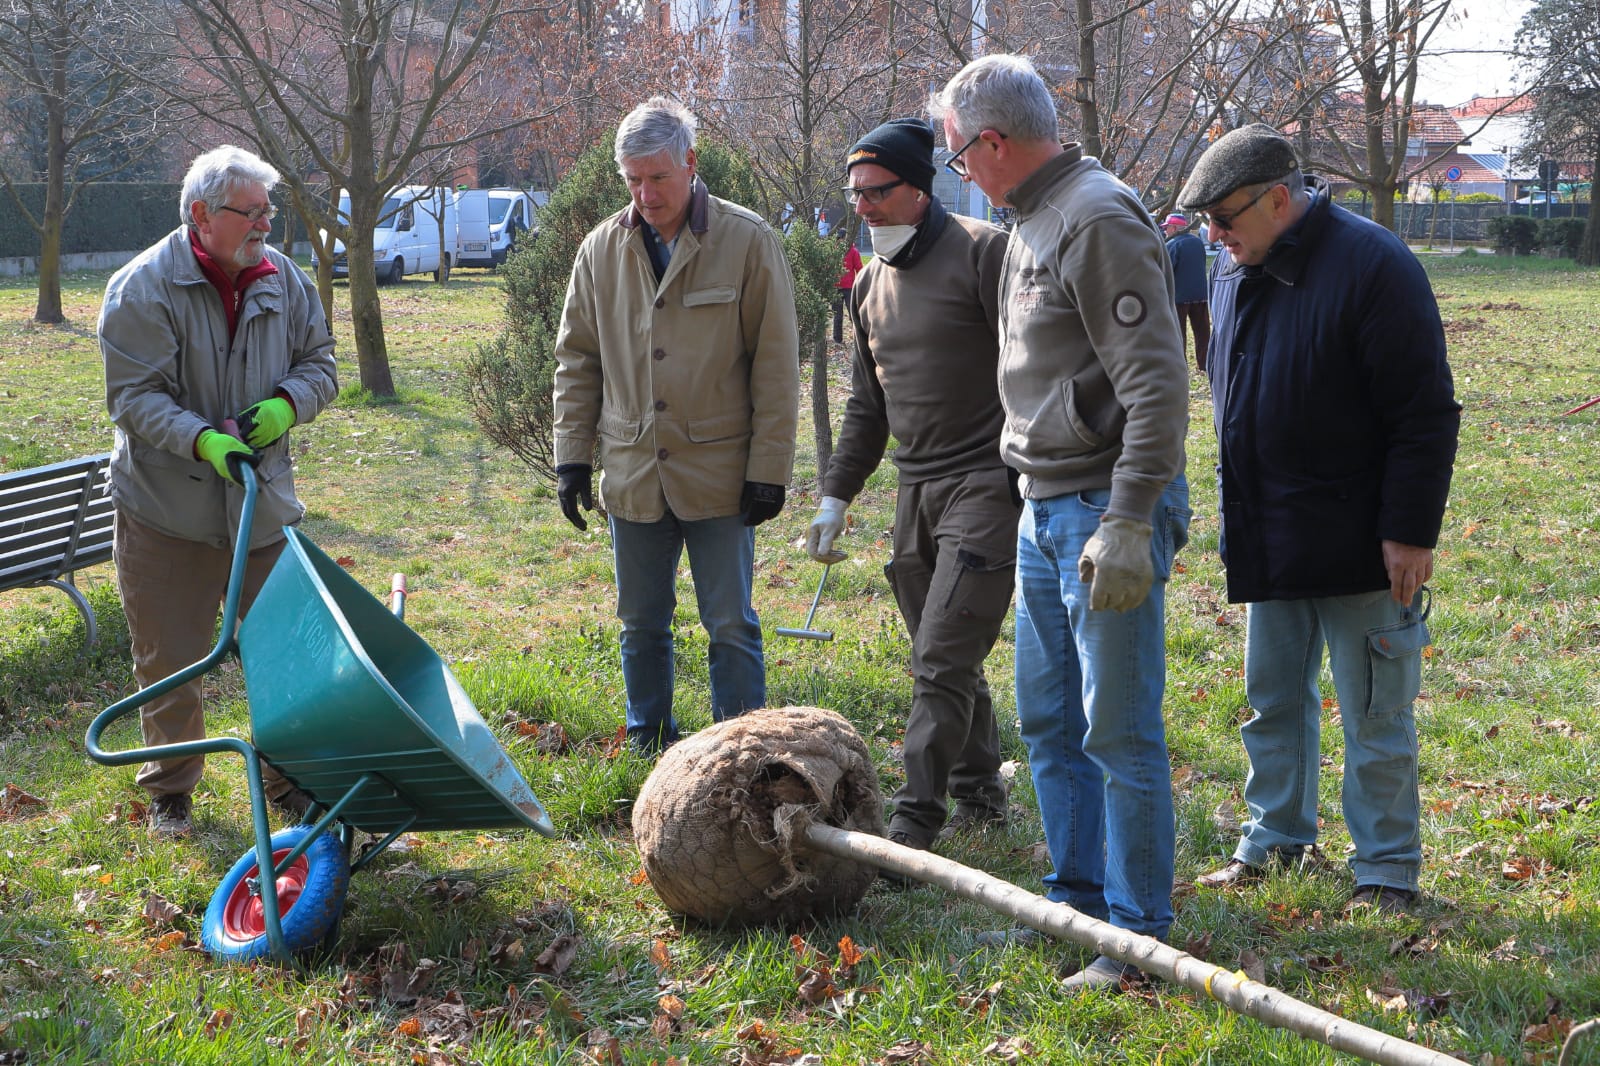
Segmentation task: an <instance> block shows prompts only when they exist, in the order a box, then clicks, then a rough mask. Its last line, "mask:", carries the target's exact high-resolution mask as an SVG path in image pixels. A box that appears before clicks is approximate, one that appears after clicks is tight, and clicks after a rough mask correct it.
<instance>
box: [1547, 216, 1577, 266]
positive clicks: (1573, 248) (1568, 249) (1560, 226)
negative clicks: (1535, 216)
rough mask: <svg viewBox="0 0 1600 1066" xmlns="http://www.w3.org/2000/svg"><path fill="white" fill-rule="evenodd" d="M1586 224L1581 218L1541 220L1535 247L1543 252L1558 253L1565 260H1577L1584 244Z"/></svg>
mask: <svg viewBox="0 0 1600 1066" xmlns="http://www.w3.org/2000/svg"><path fill="white" fill-rule="evenodd" d="M1584 224H1585V223H1584V220H1583V219H1581V218H1541V219H1539V220H1538V231H1537V234H1536V236H1535V246H1536V247H1538V248H1539V249H1540V250H1542V251H1553V252H1556V253H1558V254H1559V255H1560V256H1561V257H1562V258H1563V259H1576V258H1578V249H1579V247H1581V246H1582V244H1583V227H1584Z"/></svg>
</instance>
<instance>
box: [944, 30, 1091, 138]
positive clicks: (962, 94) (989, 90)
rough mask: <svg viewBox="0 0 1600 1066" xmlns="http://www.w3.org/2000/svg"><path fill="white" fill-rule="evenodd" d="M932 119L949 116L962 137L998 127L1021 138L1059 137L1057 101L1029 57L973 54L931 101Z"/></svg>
mask: <svg viewBox="0 0 1600 1066" xmlns="http://www.w3.org/2000/svg"><path fill="white" fill-rule="evenodd" d="M928 114H929V115H930V116H931V117H932V118H933V120H934V122H936V123H938V122H942V121H944V119H945V118H946V117H947V116H948V117H949V118H950V119H951V120H952V121H953V123H954V125H955V128H956V132H958V133H960V134H961V135H962V136H963V137H971V136H975V135H976V134H978V133H981V132H982V131H983V130H996V131H998V132H1000V133H1003V134H1005V135H1006V136H1007V137H1015V138H1016V139H1017V140H1020V141H1048V142H1050V143H1052V144H1054V143H1055V142H1057V141H1059V140H1060V138H1061V127H1060V125H1059V123H1058V122H1057V120H1056V105H1055V101H1054V100H1052V99H1051V98H1050V90H1049V88H1048V87H1047V86H1046V85H1045V83H1044V79H1043V78H1041V77H1039V72H1038V71H1036V70H1034V69H1033V63H1032V62H1030V61H1029V59H1028V57H1027V56H1019V55H1006V54H1004V53H997V54H994V55H987V56H984V57H983V58H981V59H974V60H973V61H972V62H970V63H968V64H967V65H966V66H964V67H962V68H961V71H960V73H958V74H957V75H956V76H955V77H953V78H951V79H950V81H949V83H948V84H946V85H945V87H944V88H943V89H941V90H939V92H937V93H935V94H934V95H933V97H932V98H931V99H929V101H928Z"/></svg>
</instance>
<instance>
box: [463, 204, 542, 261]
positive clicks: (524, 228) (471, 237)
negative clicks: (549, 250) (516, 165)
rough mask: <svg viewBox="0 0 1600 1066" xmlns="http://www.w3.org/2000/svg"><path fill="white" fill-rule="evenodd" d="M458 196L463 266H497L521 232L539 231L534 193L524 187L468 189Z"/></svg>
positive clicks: (515, 242)
mask: <svg viewBox="0 0 1600 1066" xmlns="http://www.w3.org/2000/svg"><path fill="white" fill-rule="evenodd" d="M458 198H459V200H460V217H461V260H460V265H461V266H468V267H497V266H499V265H500V264H502V263H504V262H505V261H506V256H508V255H510V254H511V252H512V250H513V249H515V248H516V246H517V241H518V239H519V238H520V237H521V236H522V234H524V233H529V232H537V231H538V226H537V224H536V222H535V218H536V217H537V213H536V212H535V210H534V199H533V196H532V195H530V194H529V193H526V192H524V191H523V190H521V189H469V190H467V191H465V192H462V193H459V194H458Z"/></svg>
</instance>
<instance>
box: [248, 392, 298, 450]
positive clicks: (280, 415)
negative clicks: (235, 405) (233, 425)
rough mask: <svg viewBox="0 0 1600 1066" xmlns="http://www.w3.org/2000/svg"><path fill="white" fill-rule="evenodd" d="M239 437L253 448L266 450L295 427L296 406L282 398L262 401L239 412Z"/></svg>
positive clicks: (275, 397)
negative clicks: (291, 427) (290, 428)
mask: <svg viewBox="0 0 1600 1066" xmlns="http://www.w3.org/2000/svg"><path fill="white" fill-rule="evenodd" d="M236 421H237V422H238V423H239V435H240V436H241V437H243V438H244V439H245V442H246V443H248V444H249V445H250V447H252V448H257V449H260V448H265V447H266V446H267V445H269V444H271V443H272V442H273V441H275V440H277V439H278V438H279V437H281V436H283V435H284V434H285V433H287V432H289V427H290V426H292V425H294V404H292V403H290V402H289V401H288V400H285V399H284V398H283V397H282V396H274V397H273V398H272V399H270V400H262V401H261V402H260V403H258V404H253V405H251V406H249V407H246V408H245V409H244V410H243V411H240V412H239V415H238V418H237V419H236Z"/></svg>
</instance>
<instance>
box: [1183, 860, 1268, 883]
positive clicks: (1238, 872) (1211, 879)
mask: <svg viewBox="0 0 1600 1066" xmlns="http://www.w3.org/2000/svg"><path fill="white" fill-rule="evenodd" d="M1262 876H1263V874H1262V870H1261V867H1259V866H1251V865H1250V864H1249V863H1247V862H1244V861H1243V860H1241V859H1229V860H1228V861H1227V862H1226V863H1225V864H1224V865H1223V866H1222V868H1221V869H1219V870H1212V871H1211V872H1210V873H1208V874H1201V875H1200V876H1199V877H1197V878H1195V879H1194V884H1195V887H1196V888H1232V887H1234V886H1235V885H1248V884H1250V883H1251V882H1254V881H1259V880H1261V878H1262Z"/></svg>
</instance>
